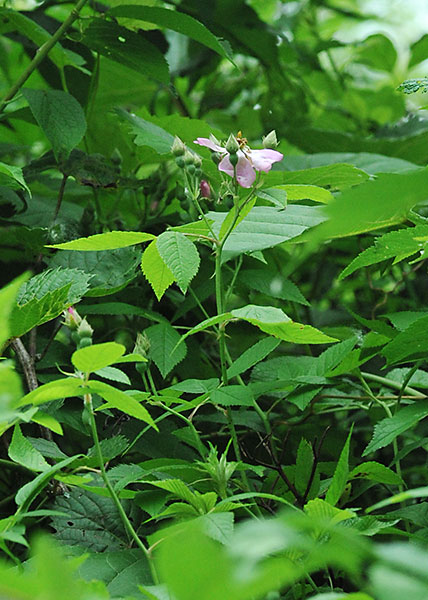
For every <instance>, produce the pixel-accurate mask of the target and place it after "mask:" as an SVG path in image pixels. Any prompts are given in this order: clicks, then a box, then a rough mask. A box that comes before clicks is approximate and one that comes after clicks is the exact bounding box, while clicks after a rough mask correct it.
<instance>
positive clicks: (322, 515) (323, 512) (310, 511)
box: [304, 498, 356, 523]
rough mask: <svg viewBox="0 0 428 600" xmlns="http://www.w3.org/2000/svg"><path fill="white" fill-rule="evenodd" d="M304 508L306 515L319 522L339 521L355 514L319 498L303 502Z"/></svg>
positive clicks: (352, 517) (353, 516)
mask: <svg viewBox="0 0 428 600" xmlns="http://www.w3.org/2000/svg"><path fill="white" fill-rule="evenodd" d="M304 510H305V513H306V514H307V515H309V516H310V517H312V518H313V519H316V520H317V521H321V522H322V521H331V522H332V523H340V522H341V521H347V520H348V519H354V518H355V517H356V514H355V513H354V512H352V511H351V510H348V509H345V510H343V509H341V508H337V507H336V506H333V505H332V504H330V503H329V502H327V501H326V500H322V499H321V498H315V500H309V502H307V503H306V504H305V506H304Z"/></svg>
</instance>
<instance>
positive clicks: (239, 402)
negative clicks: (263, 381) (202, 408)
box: [210, 385, 254, 406]
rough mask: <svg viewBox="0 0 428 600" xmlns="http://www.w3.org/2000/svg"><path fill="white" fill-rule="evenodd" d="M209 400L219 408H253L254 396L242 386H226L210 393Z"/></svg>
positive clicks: (248, 389)
mask: <svg viewBox="0 0 428 600" xmlns="http://www.w3.org/2000/svg"><path fill="white" fill-rule="evenodd" d="M210 400H211V402H212V403H213V404H219V405H220V406H253V404H254V396H253V394H252V392H251V390H250V388H248V387H246V386H244V385H226V386H224V387H220V388H218V389H217V390H213V391H212V392H210Z"/></svg>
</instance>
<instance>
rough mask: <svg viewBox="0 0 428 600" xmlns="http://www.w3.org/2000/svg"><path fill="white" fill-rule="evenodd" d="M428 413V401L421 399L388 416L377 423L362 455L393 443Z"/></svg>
mask: <svg viewBox="0 0 428 600" xmlns="http://www.w3.org/2000/svg"><path fill="white" fill-rule="evenodd" d="M427 415H428V401H427V400H420V401H418V402H415V403H414V404H410V405H408V406H405V407H404V408H401V409H400V410H399V411H397V412H396V413H395V415H393V416H392V417H387V418H386V419H383V420H382V421H379V422H378V423H376V425H375V428H374V432H373V437H372V439H371V440H370V443H369V444H368V446H367V447H366V449H365V450H364V452H363V454H362V456H367V454H370V453H371V452H376V450H380V448H384V447H385V446H387V445H388V444H391V442H393V441H394V440H395V439H396V438H397V436H399V435H400V434H402V433H404V432H405V431H407V430H408V429H410V428H411V427H413V426H414V425H416V423H418V422H419V421H420V420H421V419H424V418H425V417H426V416H427Z"/></svg>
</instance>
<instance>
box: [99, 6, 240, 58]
mask: <svg viewBox="0 0 428 600" xmlns="http://www.w3.org/2000/svg"><path fill="white" fill-rule="evenodd" d="M109 14H110V15H112V16H114V17H127V18H130V19H138V20H141V21H146V22H147V23H153V24H155V25H158V26H159V27H165V28H168V29H171V30H172V31H177V32H178V33H181V34H182V35H185V36H187V37H188V38H190V39H192V40H195V41H196V42H199V43H200V44H203V45H204V46H207V47H208V48H211V50H214V52H217V54H220V56H222V57H223V58H227V59H228V60H230V61H231V62H233V61H232V60H231V57H230V55H229V54H228V53H227V52H226V50H225V47H224V46H223V45H222V44H221V43H220V41H219V40H218V39H217V38H216V36H215V35H214V34H212V33H211V31H210V30H209V29H207V27H205V25H203V24H202V23H200V22H199V21H197V20H196V19H194V18H193V17H191V16H190V15H187V14H185V13H182V12H180V11H178V10H173V11H171V10H169V9H166V8H160V7H155V6H153V7H152V6H139V5H120V6H115V7H114V8H111V9H110V10H109Z"/></svg>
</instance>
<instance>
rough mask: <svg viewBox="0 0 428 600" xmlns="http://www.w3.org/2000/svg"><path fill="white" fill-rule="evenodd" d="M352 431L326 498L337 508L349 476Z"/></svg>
mask: <svg viewBox="0 0 428 600" xmlns="http://www.w3.org/2000/svg"><path fill="white" fill-rule="evenodd" d="M352 429H353V428H351V431H350V432H349V435H348V437H347V439H346V442H345V445H344V446H343V449H342V452H341V453H340V456H339V460H338V462H337V466H336V469H335V471H334V475H333V479H332V480H331V483H330V486H329V488H328V490H327V494H326V496H325V500H326V502H328V503H329V504H331V505H332V506H335V505H336V504H337V503H338V502H339V500H340V497H341V496H342V494H343V492H344V490H345V486H346V482H347V481H348V475H349V444H350V443H351V436H352Z"/></svg>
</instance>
